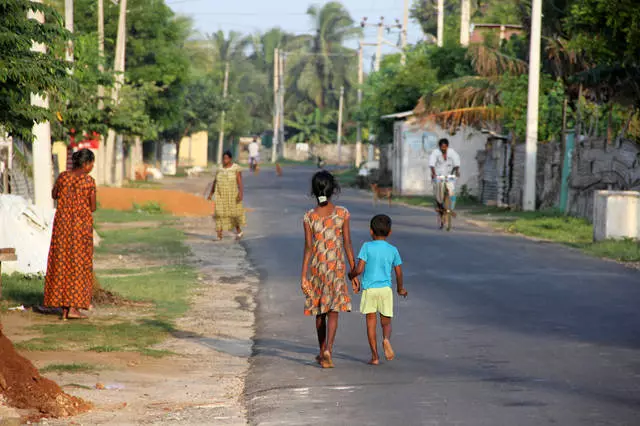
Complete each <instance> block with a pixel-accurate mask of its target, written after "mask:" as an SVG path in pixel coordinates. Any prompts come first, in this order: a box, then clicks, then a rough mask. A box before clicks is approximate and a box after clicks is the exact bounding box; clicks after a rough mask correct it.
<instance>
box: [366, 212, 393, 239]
mask: <svg viewBox="0 0 640 426" xmlns="http://www.w3.org/2000/svg"><path fill="white" fill-rule="evenodd" d="M370 227H371V232H373V235H375V236H376V237H388V236H389V234H390V233H391V218H390V217H389V216H387V215H386V214H378V215H375V216H374V217H373V218H372V219H371V224H370Z"/></svg>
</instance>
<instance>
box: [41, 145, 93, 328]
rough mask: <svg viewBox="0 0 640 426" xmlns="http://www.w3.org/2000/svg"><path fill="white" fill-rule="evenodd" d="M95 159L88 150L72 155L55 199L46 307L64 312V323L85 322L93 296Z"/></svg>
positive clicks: (57, 182)
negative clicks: (85, 313) (69, 169)
mask: <svg viewBox="0 0 640 426" xmlns="http://www.w3.org/2000/svg"><path fill="white" fill-rule="evenodd" d="M94 160H95V157H94V155H93V152H91V151H90V150H88V149H83V150H80V151H78V152H76V153H74V154H73V157H72V162H73V169H72V170H71V171H68V172H62V173H61V174H60V176H59V177H58V180H57V181H56V183H55V185H54V187H53V191H52V196H53V199H54V200H57V201H58V209H57V210H56V215H55V218H54V221H53V235H52V237H51V246H50V248H49V259H48V262H47V275H46V277H45V284H44V304H45V306H49V307H54V308H62V319H63V320H67V319H82V318H86V317H87V316H86V315H84V314H82V313H81V312H80V311H79V309H89V307H90V305H91V296H92V294H93V215H92V213H93V212H94V211H96V183H95V181H94V180H93V178H92V177H91V176H89V173H90V172H91V170H92V169H93V163H94Z"/></svg>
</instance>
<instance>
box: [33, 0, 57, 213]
mask: <svg viewBox="0 0 640 426" xmlns="http://www.w3.org/2000/svg"><path fill="white" fill-rule="evenodd" d="M32 1H33V2H34V3H42V0H32ZM27 17H28V18H29V19H34V20H36V21H38V22H39V23H40V24H41V25H42V24H44V14H43V13H42V12H35V11H33V10H29V12H28V13H27ZM31 51H32V52H38V53H46V52H47V46H45V45H44V44H42V43H36V42H35V41H34V42H32V45H31ZM31 105H33V106H37V107H40V108H46V109H49V98H48V96H46V95H44V96H40V95H37V94H35V93H32V94H31ZM33 186H34V192H35V196H34V198H35V200H34V202H35V205H36V207H38V208H39V209H43V210H51V209H53V200H52V199H51V189H52V187H53V164H52V161H51V124H50V123H49V122H48V121H44V122H41V123H36V124H34V125H33Z"/></svg>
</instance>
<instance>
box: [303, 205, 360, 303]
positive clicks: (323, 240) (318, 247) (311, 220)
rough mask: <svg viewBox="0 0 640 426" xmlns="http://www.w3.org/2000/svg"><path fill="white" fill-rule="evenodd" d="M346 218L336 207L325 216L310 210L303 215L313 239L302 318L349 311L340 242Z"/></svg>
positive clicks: (344, 212)
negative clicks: (310, 289) (309, 273)
mask: <svg viewBox="0 0 640 426" xmlns="http://www.w3.org/2000/svg"><path fill="white" fill-rule="evenodd" d="M348 218H349V211H348V210H347V209H345V208H344V207H336V208H335V209H334V210H333V213H331V214H330V215H328V216H320V215H319V214H318V213H316V212H315V211H313V210H310V211H308V212H307V213H306V214H305V215H304V222H305V223H306V224H308V225H309V227H310V228H311V233H312V235H313V249H312V253H311V285H312V294H311V296H307V298H306V301H305V304H304V314H305V315H320V314H326V313H327V312H349V311H351V297H349V291H348V290H347V280H346V267H345V263H344V249H343V242H342V226H343V225H344V222H345V221H346V220H347V219H348Z"/></svg>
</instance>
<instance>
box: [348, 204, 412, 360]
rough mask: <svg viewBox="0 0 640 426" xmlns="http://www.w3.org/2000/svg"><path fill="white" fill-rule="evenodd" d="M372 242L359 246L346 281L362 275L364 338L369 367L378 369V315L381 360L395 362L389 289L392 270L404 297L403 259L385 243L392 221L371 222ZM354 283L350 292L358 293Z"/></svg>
mask: <svg viewBox="0 0 640 426" xmlns="http://www.w3.org/2000/svg"><path fill="white" fill-rule="evenodd" d="M370 227H371V229H370V232H371V238H372V239H373V241H369V242H367V243H364V244H363V245H362V248H361V249H360V254H358V264H357V265H356V268H355V269H354V270H352V271H351V272H349V279H351V280H353V279H354V278H355V277H357V276H358V275H360V274H362V273H363V272H364V276H363V278H362V299H361V301H360V312H362V313H363V314H365V315H366V316H367V337H368V338H369V346H370V347H371V361H369V364H371V365H378V364H379V363H380V358H379V357H378V341H377V337H376V327H377V318H376V316H377V314H378V313H379V314H380V324H381V325H382V337H383V340H382V347H383V348H384V356H385V358H386V359H387V360H389V361H391V360H392V359H393V358H395V354H394V352H393V348H392V347H391V342H389V339H390V338H391V318H392V317H393V290H392V285H391V270H392V269H393V270H394V271H395V273H396V285H397V291H398V294H399V295H400V296H402V297H407V294H408V293H407V290H405V289H404V284H403V279H402V266H401V265H402V259H400V253H398V249H396V248H395V247H394V246H392V245H391V244H389V243H388V242H387V241H386V240H387V238H388V237H389V235H391V218H390V217H389V216H387V215H384V214H379V215H376V216H374V217H373V219H371V225H370ZM359 290H360V289H359V288H358V284H357V281H356V282H354V284H353V291H354V292H356V293H358V291H359Z"/></svg>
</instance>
